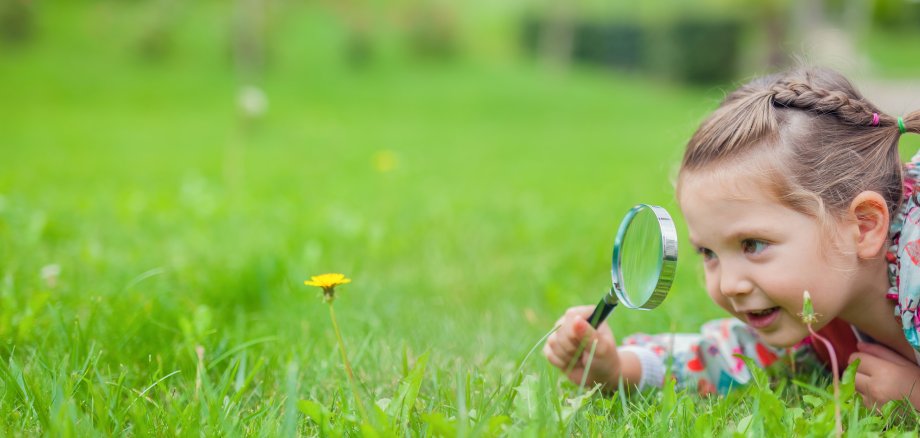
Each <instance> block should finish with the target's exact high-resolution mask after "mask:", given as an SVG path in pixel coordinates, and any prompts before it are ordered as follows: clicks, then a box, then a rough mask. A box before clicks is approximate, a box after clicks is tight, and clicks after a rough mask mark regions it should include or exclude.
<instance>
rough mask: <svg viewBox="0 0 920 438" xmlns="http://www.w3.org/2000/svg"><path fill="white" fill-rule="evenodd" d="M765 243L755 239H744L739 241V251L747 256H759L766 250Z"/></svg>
mask: <svg viewBox="0 0 920 438" xmlns="http://www.w3.org/2000/svg"><path fill="white" fill-rule="evenodd" d="M767 245H768V244H767V242H764V241H763V240H757V239H744V240H742V241H741V249H742V250H744V252H745V253H748V254H760V253H761V252H762V251H763V250H764V249H766V248H767Z"/></svg>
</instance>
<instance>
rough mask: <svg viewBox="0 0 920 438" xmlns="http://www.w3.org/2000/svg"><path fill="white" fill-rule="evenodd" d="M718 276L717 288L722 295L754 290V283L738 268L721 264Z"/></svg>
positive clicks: (739, 293) (728, 295)
mask: <svg viewBox="0 0 920 438" xmlns="http://www.w3.org/2000/svg"><path fill="white" fill-rule="evenodd" d="M721 271H722V272H721V275H720V278H719V289H720V290H721V292H722V295H725V296H727V297H734V296H738V295H743V294H748V293H751V291H753V290H754V284H753V283H751V281H750V280H749V279H748V278H747V276H745V275H744V274H743V272H742V271H741V270H739V269H730V267H729V266H724V264H723V266H722V270H721Z"/></svg>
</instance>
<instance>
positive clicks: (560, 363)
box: [543, 345, 566, 368]
mask: <svg viewBox="0 0 920 438" xmlns="http://www.w3.org/2000/svg"><path fill="white" fill-rule="evenodd" d="M543 355H544V356H546V359H547V360H548V361H549V363H551V364H553V366H555V367H556V368H562V367H564V366H565V365H566V361H564V360H562V359H561V358H559V356H557V355H556V353H555V352H553V349H552V348H549V345H547V346H545V347H543Z"/></svg>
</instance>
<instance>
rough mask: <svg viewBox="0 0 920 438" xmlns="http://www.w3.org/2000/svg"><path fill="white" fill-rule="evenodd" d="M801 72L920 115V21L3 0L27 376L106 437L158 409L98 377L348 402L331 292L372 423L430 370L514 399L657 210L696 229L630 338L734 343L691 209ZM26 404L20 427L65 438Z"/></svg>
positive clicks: (8, 339) (1, 102)
mask: <svg viewBox="0 0 920 438" xmlns="http://www.w3.org/2000/svg"><path fill="white" fill-rule="evenodd" d="M800 61H804V62H806V63H813V64H820V65H827V66H831V67H835V68H838V69H840V70H841V71H843V72H844V73H845V74H847V75H849V76H851V78H852V79H853V80H854V81H855V82H856V83H857V85H858V86H859V87H860V88H861V89H863V90H864V91H865V92H866V94H867V95H868V97H869V98H870V99H872V100H873V101H875V102H876V103H878V104H879V105H880V106H882V108H883V109H884V110H886V111H888V112H890V113H892V114H901V113H906V112H909V111H912V110H915V109H917V108H920V81H918V79H920V3H918V2H916V1H906V0H877V1H855V0H850V1H847V0H837V1H830V0H825V1H816V0H811V1H801V2H795V1H791V0H764V1H727V0H707V1H698V2H690V1H678V0H661V1H649V2H625V1H597V0H583V1H564V0H546V1H537V0H517V1H508V2H493V1H481V0H475V1H468V2H462V3H457V2H447V1H428V0H396V1H388V2H384V1H357V0H349V1H332V0H329V1H300V2H298V1H289V0H284V1H282V0H233V1H199V2H181V1H176V0H149V1H148V0H118V1H116V0H100V1H79V0H73V1H63V2H47V1H39V0H0V121H2V122H0V340H2V341H3V346H2V358H3V361H5V362H7V366H8V369H7V373H6V375H8V376H14V375H15V372H14V371H15V370H16V369H20V370H21V371H22V373H20V375H27V376H29V377H27V378H26V379H27V380H26V381H27V382H31V383H30V384H29V385H25V386H26V387H31V388H33V389H32V397H33V400H32V402H31V403H33V404H34V403H39V404H41V402H42V398H41V397H42V396H41V395H40V394H42V393H46V394H54V393H56V392H55V391H58V390H60V391H62V393H67V391H71V393H70V394H71V398H68V397H66V396H65V397H63V398H62V397H57V398H55V397H54V396H51V395H47V398H46V399H45V402H46V404H48V406H49V407H48V409H46V410H50V411H51V412H55V411H54V410H53V407H54V406H56V405H54V404H53V403H52V402H53V401H54V400H57V402H58V403H64V404H63V405H61V406H64V407H67V406H70V408H68V409H70V410H65V411H62V412H67V413H68V414H67V415H70V417H67V416H65V417H62V418H68V419H70V421H72V422H75V423H76V424H80V422H81V421H84V420H81V419H82V418H84V417H83V416H84V415H85V416H86V418H93V419H94V420H93V421H95V422H96V423H95V424H96V426H95V427H98V428H100V429H102V430H106V427H111V429H109V430H116V429H117V427H118V426H119V424H120V423H119V422H118V421H120V420H115V419H113V418H120V417H118V416H117V415H115V416H108V417H111V418H109V419H108V420H105V419H104V418H103V417H107V415H106V414H105V413H100V412H96V411H98V409H100V408H98V407H91V406H90V405H89V404H87V402H86V400H90V399H97V398H99V399H100V402H101V401H105V400H109V401H110V403H116V402H114V401H111V400H118V399H121V400H122V402H121V403H123V404H124V405H128V406H129V407H132V404H129V403H131V400H133V399H134V396H133V395H132V393H131V391H128V390H127V389H126V390H125V393H124V394H122V395H118V394H116V395H111V394H109V395H99V394H101V392H100V393H99V394H97V393H96V392H94V391H95V390H93V389H92V388H93V386H92V385H91V384H87V383H85V382H84V383H81V382H83V380H81V379H76V378H73V377H72V374H73V373H74V370H79V369H85V364H86V363H88V362H91V363H93V364H94V367H93V370H94V371H93V372H94V373H98V374H99V375H100V376H104V378H103V377H99V381H104V380H106V379H115V378H119V377H118V376H120V379H121V380H119V381H120V382H122V383H123V386H124V387H125V388H139V389H142V388H145V387H147V386H148V385H150V384H151V383H153V382H154V381H156V380H157V379H158V378H161V377H163V376H164V375H166V374H168V373H170V372H172V371H174V370H184V372H182V373H181V374H178V375H176V376H175V377H171V378H170V379H169V380H165V381H164V382H163V383H161V384H160V385H159V386H157V388H156V389H155V390H153V391H150V392H149V393H148V396H149V397H151V398H152V400H155V401H157V402H159V403H161V404H162V405H163V406H167V405H170V403H173V404H176V405H178V404H181V403H182V402H184V401H188V400H191V398H192V392H193V390H194V391H195V399H196V400H197V390H195V389H194V387H195V386H194V385H195V369H196V366H197V365H196V363H197V360H198V359H197V358H196V355H195V353H194V347H195V346H199V345H200V346H202V347H204V349H205V361H206V362H208V363H211V362H215V363H213V365H214V367H213V368H209V370H211V372H212V374H214V375H215V376H214V377H215V378H217V376H218V375H219V374H220V373H221V372H223V370H224V367H226V366H228V365H229V363H230V362H231V360H227V358H234V360H237V361H238V362H237V363H239V361H240V359H239V355H240V354H243V353H245V352H248V353H247V354H249V355H250V356H249V359H248V360H249V363H250V366H251V364H252V362H253V360H254V359H252V358H254V357H261V358H262V359H263V360H264V361H265V363H266V364H267V365H266V366H265V367H264V368H262V370H261V371H259V373H258V375H257V377H256V379H257V381H258V382H260V383H259V386H257V387H256V388H255V389H248V390H247V391H248V392H247V396H246V398H245V399H243V401H241V402H240V405H241V406H242V407H241V408H240V409H243V408H252V409H256V407H259V406H261V404H262V403H263V402H264V403H268V402H265V400H276V401H277V400H279V398H276V397H281V396H280V395H279V394H282V395H283V393H284V391H288V392H287V393H286V394H287V395H288V396H289V397H294V398H305V399H315V400H321V401H324V400H329V399H331V398H333V397H335V395H334V393H337V390H338V389H342V388H344V386H341V385H342V383H341V382H342V374H341V371H340V369H339V368H338V367H339V366H340V363H339V362H337V360H338V359H337V356H335V354H337V353H336V351H335V348H334V345H335V344H334V337H333V334H332V332H331V329H330V327H329V319H328V316H329V315H328V311H327V309H326V306H325V305H324V304H323V303H322V301H321V300H320V299H319V298H318V296H319V293H318V292H317V291H316V290H313V289H311V288H307V287H306V286H304V285H303V283H302V282H303V280H305V279H307V278H309V276H310V275H315V274H320V273H324V272H342V273H345V274H346V275H348V276H349V277H350V278H352V279H353V282H352V283H351V284H349V285H347V286H343V287H342V288H340V291H339V299H338V300H337V301H336V309H337V313H338V315H339V318H340V323H341V324H342V326H343V331H344V336H345V338H346V342H347V344H349V346H350V349H351V350H350V353H351V355H352V356H353V357H352V361H353V364H354V365H355V368H356V372H357V374H358V375H359V379H360V380H361V381H362V382H363V385H364V391H365V393H366V394H368V397H369V398H373V397H374V396H375V395H380V394H382V393H386V392H388V391H391V390H392V388H393V387H394V385H395V382H396V381H397V380H398V376H399V372H398V370H399V369H400V367H401V366H402V365H401V360H402V359H400V358H401V357H402V355H403V354H407V355H408V356H409V357H414V356H416V355H418V354H420V353H421V352H423V351H429V350H430V351H432V352H433V357H432V361H433V362H434V365H433V367H437V368H442V369H446V370H448V371H447V373H448V375H450V373H451V372H452V371H450V370H455V369H456V367H464V368H465V367H470V368H476V369H480V370H484V373H486V375H489V374H488V373H489V372H491V371H489V370H505V371H507V369H508V367H509V366H511V364H512V363H513V362H514V361H515V360H518V359H520V358H521V357H522V356H523V355H524V354H525V353H526V352H527V351H528V350H529V349H530V347H531V346H532V345H533V344H534V342H536V341H537V340H538V339H539V338H540V336H542V334H543V333H545V332H546V331H547V330H548V329H549V328H551V327H552V324H553V321H555V319H556V318H557V317H558V316H559V315H560V314H561V313H562V312H563V310H564V309H565V308H567V307H569V306H572V305H577V304H584V303H594V302H596V301H597V299H598V298H599V297H600V296H601V294H602V293H603V291H604V290H605V289H606V288H607V287H608V285H609V274H608V269H609V251H610V249H611V244H612V239H613V234H614V231H615V227H616V225H617V224H618V222H619V220H620V218H621V217H622V215H623V214H624V213H625V212H626V210H627V209H628V208H629V207H630V206H632V205H633V204H636V203H639V202H647V203H656V204H660V205H663V206H665V207H667V208H668V209H669V210H671V212H672V213H673V214H674V215H675V219H676V220H677V223H678V227H679V229H680V232H681V236H682V239H684V240H682V241H681V243H682V244H683V246H682V248H681V259H680V265H679V268H678V279H677V282H676V285H675V287H674V292H673V293H672V296H671V297H669V299H668V300H667V301H666V302H665V303H664V304H663V306H662V307H661V308H659V309H658V310H656V311H653V312H638V311H625V310H620V311H617V313H616V314H615V315H614V316H613V317H612V318H611V324H612V326H613V328H614V331H615V333H617V334H619V335H621V336H622V335H624V334H627V333H631V332H634V331H647V332H661V331H668V330H681V331H695V330H696V329H697V328H698V326H699V324H700V323H701V322H703V321H705V320H707V319H711V318H714V317H719V316H722V315H723V314H722V313H721V312H720V311H718V310H717V309H716V307H715V306H714V305H713V304H711V303H710V302H709V299H708V298H707V297H706V294H705V292H704V290H703V287H702V283H701V281H700V279H701V273H700V270H699V269H698V268H697V265H698V260H697V256H696V255H695V254H693V253H692V251H690V249H689V245H687V244H686V240H685V237H686V233H685V229H684V225H683V220H682V218H681V217H680V215H679V211H678V210H677V207H676V204H675V201H674V198H673V194H672V178H673V176H674V173H675V171H676V167H677V164H678V163H679V160H680V157H681V154H682V149H683V146H684V143H685V142H686V140H687V139H688V138H689V136H690V134H692V132H693V130H694V129H695V127H696V125H697V124H698V123H699V122H700V121H701V120H702V119H703V118H704V117H705V115H706V114H707V112H708V111H710V110H712V109H713V108H715V106H716V105H717V104H718V101H719V100H720V99H721V97H722V96H723V95H724V94H725V93H726V92H727V91H729V90H731V89H732V88H733V87H734V86H735V85H736V84H738V83H739V81H743V80H744V79H745V78H749V77H752V76H755V75H759V74H763V73H768V72H772V71H776V70H778V69H781V68H784V67H787V66H791V65H795V64H796V62H800ZM918 145H920V143H918V142H917V141H916V140H915V139H913V138H905V140H904V143H903V144H902V151H903V152H904V154H905V155H909V154H912V153H913V152H914V151H915V150H916V148H917V146H918ZM14 359H15V362H16V363H17V365H16V368H14V367H12V365H9V364H10V363H12V362H13V361H14ZM246 360H247V359H246V358H245V357H243V359H242V363H244V364H245V363H246ZM537 360H538V361H539V360H542V359H537ZM81 364H82V365H81ZM290 364H294V365H293V366H294V368H293V369H294V371H293V373H294V374H293V375H294V377H293V378H292V377H291V376H292V375H291V369H292V368H291V367H290ZM81 366H83V368H81ZM244 367H245V365H244ZM0 374H2V373H0ZM496 375H498V374H493V375H492V376H496ZM68 376H71V377H68ZM69 378H70V379H72V381H71V383H70V384H71V385H72V387H70V386H67V385H68V383H67V382H68V381H69V380H68V379H69ZM490 378H496V377H490ZM9 379H12V380H7V383H8V385H9V386H7V388H8V389H7V390H6V391H5V392H4V393H3V398H2V401H3V404H2V405H0V413H2V414H8V415H4V416H6V417H8V418H9V419H8V420H6V421H7V423H6V425H7V427H14V428H17V427H28V428H35V430H48V428H49V427H50V426H49V425H54V424H56V423H55V422H54V420H53V418H50V417H43V416H42V415H40V414H38V413H36V414H35V415H34V416H32V415H31V414H30V412H31V411H30V409H29V408H28V406H29V403H27V402H26V400H27V399H28V397H24V396H23V395H22V394H24V393H26V392H28V391H25V390H23V391H19V392H17V391H14V390H12V389H11V388H13V387H14V386H17V385H14V383H15V379H14V378H13V377H9ZM285 379H288V380H289V381H296V382H297V384H296V387H295V389H293V390H291V389H290V387H284V385H283V382H284V381H285ZM435 380H437V379H435ZM87 385H88V386H87ZM59 386H60V387H59ZM68 388H69V389H68ZM65 389H67V390H65ZM291 391H293V392H291ZM136 392H137V391H135V393H136ZM177 394H178V395H177ZM108 397H111V398H110V399H109V398H108ZM35 398H37V400H38V401H37V402H36V401H35V400H36V399H35ZM61 400H65V402H61ZM68 400H69V401H68ZM67 403H70V404H67ZM142 406H144V407H149V405H147V404H145V403H144V402H141V403H138V404H136V405H133V409H135V410H136V409H140V408H141V407H142ZM253 406H255V407H253ZM61 409H64V408H61ZM125 409H126V410H127V412H129V416H130V415H133V414H130V413H131V412H134V411H132V410H130V409H128V408H125ZM151 409H153V408H151ZM36 412H37V411H36ZM16 413H18V414H16ZM14 414H16V415H18V416H16V415H14ZM61 415H63V414H61ZM176 415H178V414H176ZM101 418H102V419H101ZM140 418H144V417H143V415H141V414H136V416H135V417H133V419H132V420H131V421H135V422H139V421H142V420H141V419H140ZM160 418H163V419H164V420H162V421H165V422H167V423H170V422H172V421H178V420H176V418H179V417H178V416H173V415H172V414H168V413H167V414H163V416H162V417H160ZM86 421H89V420H86ZM104 421H109V422H110V423H104ZM151 421H152V420H151ZM82 424H86V423H85V422H84V423H82ZM105 424H109V426H105ZM43 427H44V428H45V429H42V428H43ZM51 429H53V428H51Z"/></svg>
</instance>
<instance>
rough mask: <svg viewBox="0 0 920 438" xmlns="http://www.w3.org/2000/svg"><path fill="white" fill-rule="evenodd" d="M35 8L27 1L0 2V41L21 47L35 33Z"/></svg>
mask: <svg viewBox="0 0 920 438" xmlns="http://www.w3.org/2000/svg"><path fill="white" fill-rule="evenodd" d="M34 8H35V6H34V5H33V4H32V2H31V1H28V0H0V41H2V42H3V43H5V44H7V45H21V44H24V43H26V42H27V41H29V40H30V39H31V38H32V36H33V34H34V33H35V18H34V16H35V10H34Z"/></svg>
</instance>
